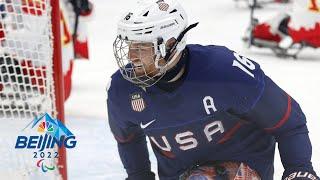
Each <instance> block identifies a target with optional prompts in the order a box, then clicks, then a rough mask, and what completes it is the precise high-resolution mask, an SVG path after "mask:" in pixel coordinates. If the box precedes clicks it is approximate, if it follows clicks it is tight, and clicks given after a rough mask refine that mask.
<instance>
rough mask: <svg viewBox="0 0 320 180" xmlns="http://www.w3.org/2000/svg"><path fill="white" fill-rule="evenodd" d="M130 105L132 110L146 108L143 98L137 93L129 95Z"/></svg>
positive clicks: (139, 110)
mask: <svg viewBox="0 0 320 180" xmlns="http://www.w3.org/2000/svg"><path fill="white" fill-rule="evenodd" d="M131 107H132V109H133V110H134V111H137V112H141V111H143V110H144V109H145V108H146V105H145V103H144V100H143V98H142V96H141V95H140V94H139V93H135V94H133V95H131Z"/></svg>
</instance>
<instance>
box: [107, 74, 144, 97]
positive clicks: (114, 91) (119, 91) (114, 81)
mask: <svg viewBox="0 0 320 180" xmlns="http://www.w3.org/2000/svg"><path fill="white" fill-rule="evenodd" d="M137 90H139V88H138V87H137V86H135V85H134V84H132V83H130V82H129V81H127V80H125V79H124V78H123V76H122V74H121V72H120V70H117V71H116V72H115V73H113V74H112V75H111V77H110V78H109V80H108V83H107V93H108V99H113V100H120V99H121V97H126V96H128V95H129V94H130V92H132V91H137Z"/></svg>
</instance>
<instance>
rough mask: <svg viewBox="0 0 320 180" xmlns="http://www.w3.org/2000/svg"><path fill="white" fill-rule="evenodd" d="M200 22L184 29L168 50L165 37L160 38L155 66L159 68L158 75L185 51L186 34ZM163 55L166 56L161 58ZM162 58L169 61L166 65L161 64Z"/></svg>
mask: <svg viewBox="0 0 320 180" xmlns="http://www.w3.org/2000/svg"><path fill="white" fill-rule="evenodd" d="M198 24H199V22H197V23H194V24H191V25H190V26H188V27H187V28H186V29H185V30H183V31H182V32H181V33H180V35H179V36H178V38H177V40H176V42H175V43H174V44H173V46H172V47H171V48H170V49H169V50H166V45H165V43H164V42H163V39H162V38H158V40H157V44H158V47H159V49H158V50H157V51H158V53H157V56H156V58H155V67H156V68H157V69H159V73H158V75H161V74H163V73H164V72H165V71H166V70H167V69H166V68H167V67H170V65H171V64H172V63H173V62H174V60H175V59H176V58H177V57H178V56H179V54H180V52H181V51H183V49H184V48H185V45H186V40H185V38H184V36H185V34H186V33H187V32H188V31H189V30H191V29H192V28H194V27H196V26H197V25H198ZM173 53H174V54H173ZM161 57H164V58H161ZM161 59H164V60H165V61H166V62H167V63H166V64H165V65H164V66H161V65H160V64H159V62H160V60H161Z"/></svg>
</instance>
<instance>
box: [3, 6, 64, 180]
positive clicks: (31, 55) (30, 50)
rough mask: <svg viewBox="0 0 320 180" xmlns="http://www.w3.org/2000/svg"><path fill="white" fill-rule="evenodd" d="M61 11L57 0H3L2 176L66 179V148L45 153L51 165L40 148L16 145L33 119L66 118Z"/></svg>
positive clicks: (9, 177)
mask: <svg viewBox="0 0 320 180" xmlns="http://www.w3.org/2000/svg"><path fill="white" fill-rule="evenodd" d="M59 12H60V11H59V0H0V123H1V125H0V154H1V160H0V179H44V178H45V179H66V177H67V176H66V163H65V150H64V149H63V148H59V156H56V157H48V154H51V153H50V152H49V151H45V152H44V153H45V154H44V156H43V157H42V155H43V154H41V158H45V161H46V164H45V166H47V167H48V168H43V167H44V165H43V163H44V161H41V162H40V161H39V158H40V154H37V152H35V151H37V150H34V149H28V148H25V149H16V148H15V145H16V140H17V137H18V136H19V135H22V134H23V135H26V134H28V133H30V134H29V135H32V133H34V132H32V131H30V132H28V131H24V130H23V129H24V128H25V127H26V126H27V125H28V123H30V122H31V121H32V120H33V119H34V118H36V117H39V116H41V115H43V114H45V113H48V114H49V115H50V116H51V117H53V118H57V119H59V120H61V121H63V119H64V118H63V116H64V112H63V84H62V78H63V76H62V70H61V45H60V43H61V40H60V14H59ZM50 151H53V152H54V151H58V150H57V148H53V149H51V150H50ZM53 152H52V153H53ZM35 153H36V154H35ZM35 156H38V158H35ZM52 156H53V154H52ZM40 160H41V159H40ZM48 161H49V162H48ZM41 166H42V167H41ZM55 167H56V168H55Z"/></svg>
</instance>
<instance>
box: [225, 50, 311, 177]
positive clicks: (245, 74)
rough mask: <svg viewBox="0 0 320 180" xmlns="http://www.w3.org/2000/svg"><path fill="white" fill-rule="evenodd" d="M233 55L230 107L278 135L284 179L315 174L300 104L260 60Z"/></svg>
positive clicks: (229, 81)
mask: <svg viewBox="0 0 320 180" xmlns="http://www.w3.org/2000/svg"><path fill="white" fill-rule="evenodd" d="M233 55H234V57H235V58H234V59H233V62H229V64H231V63H232V65H233V66H232V68H230V69H229V71H228V74H229V76H230V77H229V78H228V79H227V85H228V86H229V89H230V90H229V91H228V95H229V96H230V98H229V99H230V100H229V102H228V103H230V104H229V105H230V109H229V111H230V112H231V113H234V114H236V115H237V116H238V117H240V118H241V119H244V120H246V121H248V122H250V123H254V124H256V125H257V126H258V127H259V128H261V129H262V130H263V131H265V132H266V133H269V134H270V135H272V136H274V137H275V139H276V141H277V142H278V148H279V152H280V156H281V161H282V164H283V166H284V168H285V172H284V175H283V179H285V178H286V177H288V176H290V177H291V176H293V173H296V175H298V173H299V172H300V175H301V174H305V175H306V176H310V177H316V173H315V172H314V170H313V167H312V164H311V153H312V148H311V142H310V139H309V136H308V128H307V125H306V117H305V115H304V113H303V112H302V110H301V108H300V106H299V104H298V103H297V102H296V101H295V100H294V99H293V98H292V97H291V96H290V95H289V94H287V93H286V92H285V91H284V90H282V89H281V88H280V87H279V86H277V84H275V83H274V82H273V81H272V80H271V79H270V78H269V77H268V76H266V75H265V74H264V72H263V71H262V70H261V69H260V66H259V65H258V64H257V63H255V62H254V61H252V60H250V59H247V58H245V57H242V56H240V55H238V54H237V53H234V54H233ZM232 58H233V57H232ZM232 58H231V59H232ZM229 59H230V58H229ZM237 61H238V62H237ZM235 62H236V63H238V64H236V65H235ZM307 174H310V175H307ZM306 179H308V178H306ZM311 179H312V178H311Z"/></svg>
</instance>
